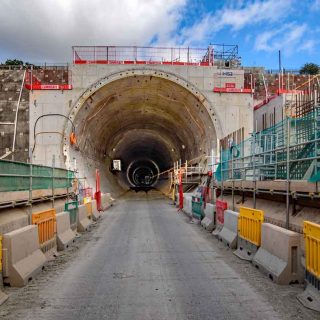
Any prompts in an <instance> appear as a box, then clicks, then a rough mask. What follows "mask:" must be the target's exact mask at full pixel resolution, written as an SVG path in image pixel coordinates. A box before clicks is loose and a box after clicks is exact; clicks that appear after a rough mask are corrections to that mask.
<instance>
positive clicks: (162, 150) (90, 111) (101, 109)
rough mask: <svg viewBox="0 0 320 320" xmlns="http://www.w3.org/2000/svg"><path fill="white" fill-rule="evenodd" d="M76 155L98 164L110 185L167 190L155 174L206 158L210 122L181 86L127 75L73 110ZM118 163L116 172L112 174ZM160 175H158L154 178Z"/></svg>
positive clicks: (211, 138) (213, 140)
mask: <svg viewBox="0 0 320 320" xmlns="http://www.w3.org/2000/svg"><path fill="white" fill-rule="evenodd" d="M74 124H75V127H76V132H77V139H78V149H79V150H80V152H78V154H77V155H76V157H78V158H79V157H80V155H81V157H82V160H81V161H86V159H91V160H94V161H99V162H100V163H101V164H103V172H101V173H100V174H101V175H104V176H105V177H106V178H107V179H109V186H112V185H114V184H117V185H118V186H119V187H120V188H121V189H122V190H128V189H130V188H156V189H164V188H167V187H168V184H169V179H168V175H167V174H160V173H163V172H164V171H166V170H168V169H170V168H172V167H173V163H174V162H175V161H178V160H180V159H181V161H182V162H184V161H185V160H190V159H194V158H196V157H199V156H201V155H203V156H205V155H209V154H210V152H211V149H212V148H214V147H215V145H216V133H215V129H214V124H213V123H212V120H211V117H210V115H209V113H208V110H207V109H206V108H205V107H204V105H203V103H202V102H201V101H200V100H199V98H198V97H197V96H196V95H194V94H193V93H191V92H190V91H189V90H187V89H186V88H185V87H183V86H181V85H179V84H177V83H175V82H173V81H170V80H168V79H165V78H162V77H161V78H160V77H156V76H152V75H132V76H128V77H124V78H121V79H119V80H116V81H112V82H110V83H108V84H106V85H104V86H103V87H102V88H100V89H99V90H97V91H95V92H94V93H93V94H92V95H91V96H90V97H89V98H88V99H86V101H85V102H84V103H83V105H82V107H81V108H80V110H79V111H78V113H77V115H76V117H75V120H74ZM113 160H120V161H121V171H116V170H113ZM159 174H160V175H159Z"/></svg>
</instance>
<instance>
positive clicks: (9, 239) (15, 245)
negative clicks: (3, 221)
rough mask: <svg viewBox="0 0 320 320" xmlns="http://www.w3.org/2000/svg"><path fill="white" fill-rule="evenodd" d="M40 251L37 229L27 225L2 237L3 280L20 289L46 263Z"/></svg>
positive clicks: (34, 226)
mask: <svg viewBox="0 0 320 320" xmlns="http://www.w3.org/2000/svg"><path fill="white" fill-rule="evenodd" d="M46 261H47V260H46V257H45V255H44V254H43V252H42V251H41V250H40V245H39V240H38V227H37V226H36V225H29V226H26V227H23V228H20V229H17V230H14V231H11V232H9V233H6V234H4V235H3V280H4V282H5V283H8V284H10V285H11V286H13V287H22V286H24V285H26V284H27V283H28V281H29V280H31V279H32V278H33V277H34V276H36V274H37V273H39V272H40V271H41V270H42V268H43V267H44V265H45V263H46Z"/></svg>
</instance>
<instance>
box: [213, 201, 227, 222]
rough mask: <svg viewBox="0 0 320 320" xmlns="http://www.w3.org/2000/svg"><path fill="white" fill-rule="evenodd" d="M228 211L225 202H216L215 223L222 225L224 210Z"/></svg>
mask: <svg viewBox="0 0 320 320" xmlns="http://www.w3.org/2000/svg"><path fill="white" fill-rule="evenodd" d="M227 209H228V204H227V202H225V201H221V200H217V201H216V213H217V223H218V224H224V210H227Z"/></svg>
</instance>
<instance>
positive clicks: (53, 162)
mask: <svg viewBox="0 0 320 320" xmlns="http://www.w3.org/2000/svg"><path fill="white" fill-rule="evenodd" d="M54 167H55V155H53V156H52V171H51V174H52V186H51V187H52V190H51V191H52V208H54V195H55V194H54Z"/></svg>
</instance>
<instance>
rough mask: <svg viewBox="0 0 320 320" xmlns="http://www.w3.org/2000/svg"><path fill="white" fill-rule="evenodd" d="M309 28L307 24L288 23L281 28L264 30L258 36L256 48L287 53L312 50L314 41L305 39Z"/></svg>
mask: <svg viewBox="0 0 320 320" xmlns="http://www.w3.org/2000/svg"><path fill="white" fill-rule="evenodd" d="M307 29H308V27H307V25H306V24H302V25H297V24H293V23H288V24H284V25H283V26H282V27H280V28H276V29H272V30H268V31H265V32H262V33H261V34H258V35H257V37H256V41H255V49H256V50H258V51H266V52H273V51H276V50H282V51H283V52H284V53H285V54H287V55H290V54H291V53H292V52H293V51H294V50H300V51H303V50H310V49H311V47H312V46H313V45H314V42H313V40H305V39H304V38H305V37H304V36H305V33H306V31H307Z"/></svg>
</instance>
